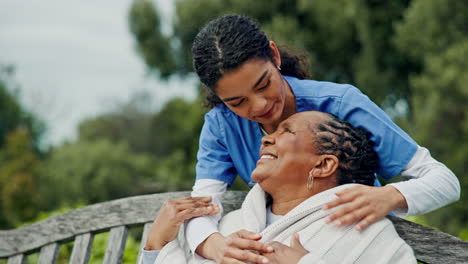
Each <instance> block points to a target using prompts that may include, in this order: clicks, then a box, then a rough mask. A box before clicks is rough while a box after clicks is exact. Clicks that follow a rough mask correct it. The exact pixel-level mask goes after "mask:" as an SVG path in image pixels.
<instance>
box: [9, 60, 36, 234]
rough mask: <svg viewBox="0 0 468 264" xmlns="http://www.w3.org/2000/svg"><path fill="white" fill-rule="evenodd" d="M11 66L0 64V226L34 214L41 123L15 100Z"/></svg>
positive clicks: (16, 92) (15, 87) (25, 219)
mask: <svg viewBox="0 0 468 264" xmlns="http://www.w3.org/2000/svg"><path fill="white" fill-rule="evenodd" d="M13 73H14V69H13V67H11V66H8V67H5V66H2V65H0V227H1V228H11V227H13V226H15V225H17V224H18V223H21V222H22V221H27V220H30V219H31V218H32V217H34V216H35V214H36V213H37V210H38V209H37V204H36V198H37V192H36V190H37V188H36V187H37V184H38V175H37V171H38V167H39V164H40V156H41V154H42V153H41V152H40V151H39V145H40V144H39V139H40V136H41V134H42V132H43V129H44V126H43V124H42V122H40V121H39V120H38V119H36V117H34V115H33V114H31V113H30V112H29V111H27V110H26V109H25V108H24V107H23V106H22V105H21V104H20V102H19V100H18V96H17V95H18V92H19V88H18V87H17V85H16V84H15V83H14V80H13Z"/></svg>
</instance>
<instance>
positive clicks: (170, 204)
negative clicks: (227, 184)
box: [145, 197, 220, 250]
mask: <svg viewBox="0 0 468 264" xmlns="http://www.w3.org/2000/svg"><path fill="white" fill-rule="evenodd" d="M210 202H211V197H185V198H180V199H174V200H169V201H166V202H165V203H164V205H163V206H162V207H161V209H160V210H159V212H158V215H157V216H156V219H155V220H154V222H153V225H152V226H151V230H150V232H149V234H148V239H147V240H146V245H145V250H160V249H161V248H163V247H164V246H165V245H166V244H167V243H169V242H170V241H172V240H174V239H175V238H176V236H177V232H178V231H179V227H180V225H181V224H182V223H183V222H184V221H185V220H187V219H190V218H193V217H197V216H202V215H213V214H217V213H219V211H220V210H219V206H218V205H217V204H211V203H210Z"/></svg>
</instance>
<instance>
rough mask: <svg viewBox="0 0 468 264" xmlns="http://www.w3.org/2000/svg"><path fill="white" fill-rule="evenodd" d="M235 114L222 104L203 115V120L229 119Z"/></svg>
mask: <svg viewBox="0 0 468 264" xmlns="http://www.w3.org/2000/svg"><path fill="white" fill-rule="evenodd" d="M232 116H235V114H234V113H233V112H232V111H231V110H229V108H227V107H226V106H225V105H224V104H218V105H216V106H215V107H213V108H212V109H210V111H208V112H207V113H206V114H205V119H207V118H208V119H218V120H219V119H225V118H231V117H232Z"/></svg>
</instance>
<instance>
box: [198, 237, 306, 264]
mask: <svg viewBox="0 0 468 264" xmlns="http://www.w3.org/2000/svg"><path fill="white" fill-rule="evenodd" d="M261 238H262V237H261V236H260V235H259V234H256V233H253V232H249V231H247V230H240V231H238V232H235V233H232V234H231V235H229V236H227V237H224V236H223V235H221V234H220V233H214V234H212V235H211V236H210V237H208V238H207V239H206V240H205V241H204V242H203V243H202V244H201V245H200V247H199V248H198V249H197V253H198V254H200V255H203V256H204V257H206V258H210V259H213V260H215V261H216V263H218V264H242V263H245V262H251V263H256V264H266V263H272V264H273V263H274V264H291V263H297V262H298V261H299V260H300V259H301V258H302V257H303V256H304V255H305V254H307V253H308V251H307V250H306V249H305V248H304V247H303V246H302V245H301V242H300V241H299V236H298V235H297V234H295V235H294V236H293V238H292V239H291V247H289V246H286V245H283V244H281V243H279V242H272V243H268V244H265V243H261V242H259V241H258V240H260V239H261Z"/></svg>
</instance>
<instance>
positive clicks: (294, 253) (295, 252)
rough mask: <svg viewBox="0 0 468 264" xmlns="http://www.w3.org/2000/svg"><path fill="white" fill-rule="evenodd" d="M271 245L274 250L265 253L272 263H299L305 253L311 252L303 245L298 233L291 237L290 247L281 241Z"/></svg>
mask: <svg viewBox="0 0 468 264" xmlns="http://www.w3.org/2000/svg"><path fill="white" fill-rule="evenodd" d="M269 245H271V246H272V247H273V250H274V251H273V252H271V253H267V254H264V256H265V257H267V258H268V260H269V261H270V262H269V263H270V264H290V263H298V262H299V260H301V258H302V257H303V256H304V255H306V254H307V253H309V251H307V249H305V248H304V247H303V246H302V244H301V241H300V240H299V235H298V234H297V233H295V234H294V236H293V237H292V238H291V246H290V247H288V246H286V245H283V244H281V243H279V242H273V243H270V244H269Z"/></svg>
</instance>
